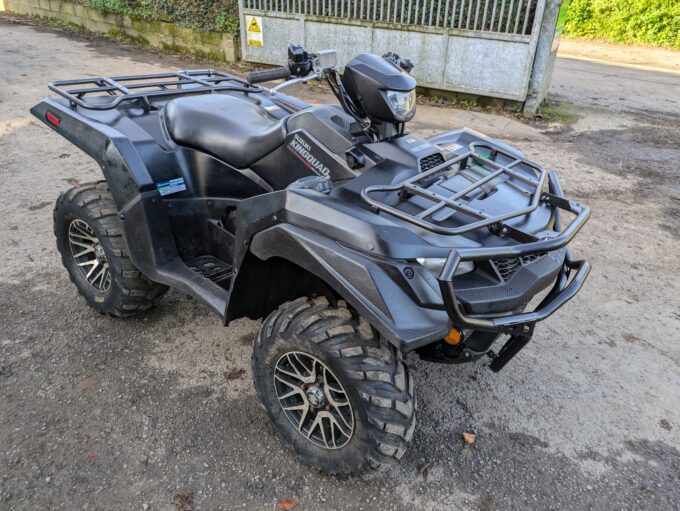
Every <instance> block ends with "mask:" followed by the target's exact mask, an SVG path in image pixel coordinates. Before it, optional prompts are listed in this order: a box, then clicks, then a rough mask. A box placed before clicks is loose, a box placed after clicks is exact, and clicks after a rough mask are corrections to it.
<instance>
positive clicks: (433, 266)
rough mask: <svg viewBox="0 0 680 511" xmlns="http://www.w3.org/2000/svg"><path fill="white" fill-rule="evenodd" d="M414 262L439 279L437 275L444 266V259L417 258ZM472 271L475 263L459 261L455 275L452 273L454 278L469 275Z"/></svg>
mask: <svg viewBox="0 0 680 511" xmlns="http://www.w3.org/2000/svg"><path fill="white" fill-rule="evenodd" d="M416 261H418V263H419V264H420V265H421V266H422V267H423V268H425V269H426V270H427V271H429V272H430V273H431V274H432V275H434V276H435V277H439V274H440V273H441V272H442V268H444V264H446V258H445V257H432V258H424V257H419V258H418V259H416ZM474 269H475V263H473V262H472V261H461V262H460V264H459V265H458V268H456V273H454V276H457V275H463V274H464V273H470V272H471V271H472V270H474Z"/></svg>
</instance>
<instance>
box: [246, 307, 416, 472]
mask: <svg viewBox="0 0 680 511" xmlns="http://www.w3.org/2000/svg"><path fill="white" fill-rule="evenodd" d="M252 364H253V378H254V382H255V388H256V389H257V392H258V395H259V397H260V401H261V403H262V405H263V407H264V409H265V410H266V412H267V415H268V417H269V420H270V421H271V423H272V425H273V426H274V428H275V429H276V431H277V432H278V433H279V434H280V435H281V437H282V438H283V440H284V442H285V443H286V444H287V445H288V446H290V447H291V448H292V449H293V450H294V451H295V452H296V453H297V454H298V455H299V456H300V457H301V458H302V459H303V460H304V461H306V462H308V463H309V464H311V465H312V466H313V467H315V468H317V469H320V470H322V471H323V472H326V473H329V474H357V473H361V472H364V471H366V470H368V469H382V468H385V467H387V466H389V465H390V464H391V463H393V462H395V461H396V460H398V459H400V458H401V457H402V456H403V454H404V452H405V450H406V446H407V444H408V442H409V441H410V440H411V437H412V436H413V431H414V429H415V420H416V401H415V396H414V392H413V380H412V378H411V376H410V374H409V373H408V369H407V368H406V366H405V364H404V363H403V361H402V359H401V355H400V354H399V352H398V351H396V350H395V349H394V347H393V346H391V345H389V344H388V343H386V342H385V341H384V340H382V339H380V338H379V336H377V335H375V334H374V333H373V331H372V329H371V328H370V326H369V325H368V323H367V322H366V321H365V320H363V319H361V318H355V317H354V316H353V315H352V314H351V313H350V311H349V309H348V308H347V306H346V305H345V304H344V303H343V302H340V303H339V304H338V305H337V306H332V305H330V304H329V303H328V301H327V300H326V299H325V298H316V299H314V300H311V299H309V298H300V299H298V300H295V301H293V302H288V303H285V304H283V305H282V306H281V307H279V308H278V309H277V310H275V311H274V312H272V313H271V314H270V315H269V317H268V318H267V319H266V320H265V321H264V323H263V325H262V328H261V329H260V332H259V334H258V336H257V339H256V341H255V347H254V349H253V357H252Z"/></svg>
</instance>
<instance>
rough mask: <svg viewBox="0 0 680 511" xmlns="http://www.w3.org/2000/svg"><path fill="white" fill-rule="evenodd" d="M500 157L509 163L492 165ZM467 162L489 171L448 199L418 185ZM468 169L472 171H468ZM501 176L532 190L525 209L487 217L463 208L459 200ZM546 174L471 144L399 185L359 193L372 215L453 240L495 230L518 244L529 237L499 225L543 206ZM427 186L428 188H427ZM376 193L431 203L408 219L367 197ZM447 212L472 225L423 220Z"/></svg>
mask: <svg viewBox="0 0 680 511" xmlns="http://www.w3.org/2000/svg"><path fill="white" fill-rule="evenodd" d="M480 148H485V149H487V150H488V151H489V153H490V154H489V157H488V158H487V157H484V156H483V155H481V154H480V153H479V152H478V151H479V149H480ZM499 154H500V155H503V156H505V157H506V158H507V159H509V160H510V163H507V164H505V165H503V164H501V163H498V162H497V161H495V159H496V157H497V156H498V155H499ZM470 160H474V161H475V162H476V163H477V164H478V165H476V166H475V170H479V169H485V168H487V167H488V168H490V169H491V171H490V172H489V173H488V174H487V175H486V176H483V177H481V178H480V179H478V180H476V181H474V182H473V183H472V184H470V185H469V186H467V187H466V188H464V189H463V190H461V191H459V192H457V193H455V194H453V195H451V196H448V197H446V196H444V195H441V194H438V193H436V192H433V191H430V190H428V189H427V188H426V187H425V186H423V185H422V182H423V181H427V180H428V178H431V177H432V176H434V175H436V174H439V173H441V172H443V171H445V170H446V169H449V168H452V167H453V166H454V165H456V164H458V169H457V171H456V172H461V171H463V170H464V169H465V168H467V167H468V166H469V162H470ZM515 167H523V168H524V169H527V170H529V171H531V172H533V173H534V177H533V178H532V177H528V176H527V175H526V174H524V173H521V172H518V171H517V170H515ZM470 168H472V167H470ZM501 174H506V175H507V176H509V177H510V178H511V179H514V180H517V181H520V182H522V183H524V184H525V185H528V186H529V187H531V188H532V189H533V191H527V193H528V194H529V195H530V196H531V199H530V201H529V205H528V206H526V207H523V208H519V209H517V210H515V211H510V212H508V213H505V214H502V215H497V216H490V215H488V214H486V213H485V212H484V211H481V210H477V209H473V208H471V207H469V206H467V205H466V204H463V203H462V202H461V201H460V200H459V199H461V198H462V197H464V196H465V195H467V194H468V193H470V192H472V191H474V190H476V189H477V188H480V187H481V186H482V185H484V184H485V183H487V182H489V181H491V180H492V179H494V178H496V177H498V176H500V175H501ZM546 176H547V172H546V171H545V169H543V167H541V166H540V165H538V164H536V163H533V162H531V161H529V160H526V159H524V158H520V157H517V156H515V155H513V154H510V153H509V152H507V151H505V150H503V149H501V148H499V147H496V146H493V145H491V144H487V143H480V142H473V143H471V144H470V146H469V151H468V152H466V153H465V154H462V155H459V156H457V157H455V158H453V159H452V160H449V161H447V162H444V163H442V164H440V165H437V166H436V167H433V168H432V169H430V170H427V171H425V172H422V173H420V174H417V175H415V176H413V177H411V178H409V179H406V180H405V181H402V182H401V183H397V184H393V185H374V186H368V187H366V188H364V189H363V190H362V192H361V197H362V198H363V199H364V200H365V201H366V202H368V203H369V204H370V205H371V206H372V207H373V209H374V210H375V211H384V212H386V213H389V214H391V215H394V216H396V217H398V218H400V219H402V220H405V221H407V222H410V223H412V224H415V225H417V226H418V227H421V228H423V229H426V230H428V231H431V232H434V233H437V234H446V235H450V236H456V235H459V234H465V233H467V232H470V231H473V230H475V229H479V228H482V227H487V226H495V227H496V228H498V229H499V230H500V231H503V230H504V231H503V233H504V234H508V235H510V236H511V237H515V236H519V237H520V238H521V239H522V240H527V239H530V238H531V237H532V236H531V235H529V234H526V233H518V232H517V230H516V229H513V228H511V227H510V226H506V225H503V222H506V221H507V220H510V219H512V218H516V217H519V216H522V215H526V214H529V213H531V212H532V211H534V210H535V209H536V208H537V207H538V206H539V205H540V203H541V201H543V202H545V201H546V197H545V195H544V194H543V193H542V190H543V185H544V183H545V179H546ZM428 186H429V185H428ZM378 192H383V193H384V192H397V193H399V194H400V196H401V197H411V196H414V195H417V196H419V197H422V198H425V199H427V200H429V201H431V202H433V203H434V204H433V206H431V207H429V208H426V209H424V210H423V211H422V212H420V213H419V214H417V215H412V214H410V213H408V212H406V211H402V210H400V209H398V208H396V207H394V206H390V205H388V204H385V203H384V202H381V201H379V200H376V199H374V198H373V197H371V194H374V193H378ZM444 208H449V209H452V210H454V211H459V212H461V213H463V214H465V215H467V216H469V217H471V218H472V219H473V220H474V221H473V222H469V223H467V224H464V225H461V226H459V227H445V226H443V225H441V224H438V223H434V222H433V221H429V220H427V217H430V216H431V215H432V214H434V213H436V212H437V211H439V210H441V209H444Z"/></svg>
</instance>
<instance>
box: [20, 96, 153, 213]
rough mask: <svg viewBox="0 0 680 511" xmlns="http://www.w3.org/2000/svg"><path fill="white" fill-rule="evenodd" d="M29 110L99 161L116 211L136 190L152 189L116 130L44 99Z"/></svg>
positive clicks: (128, 144) (141, 166) (132, 151)
mask: <svg viewBox="0 0 680 511" xmlns="http://www.w3.org/2000/svg"><path fill="white" fill-rule="evenodd" d="M48 112H49V113H50V114H51V115H53V116H55V117H56V118H57V119H58V120H59V125H58V126H55V125H54V124H51V123H50V122H48V121H47V115H48ZM31 113H32V114H33V115H34V116H35V117H37V118H38V119H40V120H41V121H43V122H44V123H45V124H46V125H47V126H49V127H50V128H52V129H53V130H54V131H56V132H57V133H58V134H60V135H61V136H62V137H64V138H65V139H66V140H68V141H69V142H71V143H72V144H73V145H75V146H76V147H78V148H79V149H80V150H82V151H83V152H85V153H86V154H87V155H89V156H90V157H92V158H93V159H94V160H95V161H96V162H97V163H98V164H99V166H100V167H101V169H102V172H103V173H104V177H105V178H106V181H107V183H108V185H109V188H110V190H111V193H112V194H113V199H114V201H115V202H116V206H117V207H118V209H119V210H122V209H123V208H124V206H125V205H126V204H127V203H128V202H130V201H131V200H132V199H134V198H135V197H136V196H137V195H139V194H140V193H143V192H148V191H154V190H155V184H154V182H153V180H152V179H151V176H150V175H149V172H148V170H147V169H146V166H145V165H144V162H143V161H142V159H141V157H140V156H139V153H138V152H137V150H136V149H135V147H134V145H133V144H132V142H131V141H130V140H129V139H128V138H127V137H126V136H124V135H123V134H121V133H120V132H118V131H117V130H115V129H113V128H111V127H110V126H107V125H105V124H102V123H99V122H96V121H93V120H92V119H90V118H88V117H86V116H84V115H81V114H80V113H79V112H78V111H77V110H76V109H73V108H70V107H69V106H67V105H65V104H63V103H61V102H59V101H55V100H53V99H48V98H46V99H44V100H43V101H41V102H40V103H38V104H37V105H35V106H34V107H33V108H31Z"/></svg>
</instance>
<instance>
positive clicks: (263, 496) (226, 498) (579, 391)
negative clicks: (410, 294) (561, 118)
mask: <svg viewBox="0 0 680 511" xmlns="http://www.w3.org/2000/svg"><path fill="white" fill-rule="evenodd" d="M0 48H2V49H3V50H4V51H2V52H0V69H2V71H3V72H2V73H1V74H0V176H1V177H2V181H3V182H4V183H5V188H6V191H7V197H6V200H3V201H1V202H0V216H1V217H2V221H1V222H0V240H1V241H2V243H0V260H2V261H3V264H2V265H0V325H1V328H0V368H1V371H0V510H1V511H6V510H14V509H31V510H33V509H126V510H134V509H140V510H142V509H150V510H173V509H176V508H180V509H181V508H184V509H187V505H186V503H187V502H191V503H192V505H193V508H194V509H195V510H212V509H225V510H231V509H264V510H272V509H274V507H275V506H276V503H277V502H278V501H279V500H281V499H292V500H294V501H295V502H297V508H296V509H299V510H315V509H352V510H362V509H365V510H369V509H370V510H374V509H376V510H383V509H404V510H407V509H408V510H413V509H428V510H430V509H431V510H439V509H441V510H444V509H445V510H451V509H482V510H494V509H499V510H500V509H597V510H601V509H616V510H619V509H650V510H652V509H653V510H660V509H677V507H678V502H679V501H680V476H679V474H680V451H678V447H677V446H678V445H680V388H679V387H680V385H679V381H680V342H678V341H679V334H678V330H679V327H680V308H679V307H678V305H679V304H680V299H679V298H678V295H679V293H680V282H679V279H678V277H677V275H678V273H679V272H680V258H679V257H678V255H679V254H680V243H679V242H678V236H679V235H680V185H679V184H678V183H680V175H679V172H680V171H679V170H678V165H677V163H678V162H680V147H679V146H680V143H679V142H680V129H679V127H678V126H679V122H678V118H677V117H674V116H672V115H663V116H659V115H655V114H653V113H649V112H648V113H645V112H640V111H639V110H635V111H626V109H625V108H621V106H620V104H617V105H618V106H617V108H616V109H613V110H608V109H606V108H605V107H606V105H605V106H604V107H603V106H600V107H599V108H600V109H596V108H590V109H588V110H586V109H579V105H578V101H577V100H574V102H575V103H576V106H574V109H575V111H577V112H578V114H579V115H580V117H579V120H578V121H577V122H576V123H575V124H574V125H572V126H571V127H568V128H565V127H559V126H551V125H527V124H523V123H520V122H518V121H517V120H515V119H514V118H512V117H509V116H497V115H491V114H488V113H476V112H466V111H459V110H453V109H442V108H435V107H431V106H422V107H419V114H418V116H417V118H416V120H415V121H414V122H413V123H412V126H411V127H412V129H413V130H414V131H416V132H418V133H420V134H423V135H429V134H431V133H435V132H438V131H442V130H446V129H452V128H454V127H458V126H461V125H465V126H469V127H471V128H474V129H477V130H479V131H484V132H487V133H489V134H491V135H493V136H498V137H500V138H502V139H503V140H505V141H507V142H509V143H511V144H514V145H517V146H518V147H519V148H520V149H522V150H523V151H525V152H526V153H527V154H528V155H529V156H530V157H533V158H536V159H537V160H539V161H541V162H544V163H545V164H546V165H547V166H549V167H554V168H557V169H559V170H560V172H561V176H562V181H563V185H564V188H565V189H566V191H567V193H568V194H569V195H570V196H573V197H574V198H576V199H577V200H581V201H583V202H586V203H588V204H589V205H591V206H592V209H593V218H592V220H591V221H590V223H589V224H588V225H587V227H586V228H585V230H584V232H583V233H582V235H580V237H579V238H578V239H577V241H576V242H575V243H574V249H575V251H576V253H577V254H584V255H586V256H587V257H588V258H589V259H590V260H591V261H592V263H593V266H594V270H593V273H592V276H591V278H590V280H589V282H588V283H587V285H586V287H585V289H584V290H583V292H582V293H581V294H580V295H579V297H578V298H577V299H576V300H574V301H573V302H571V303H569V304H568V305H567V306H565V307H564V309H563V310H561V311H560V312H559V313H558V314H557V315H556V316H554V317H553V318H551V319H550V320H548V321H546V322H545V323H544V324H541V325H540V326H539V327H538V328H537V333H536V336H535V340H534V341H532V343H531V344H530V345H529V346H528V347H527V348H526V349H525V350H524V351H523V352H522V353H521V355H520V356H518V357H517V358H516V359H515V360H513V361H512V362H511V363H510V364H509V365H508V366H507V367H506V369H505V370H503V371H502V372H501V373H499V374H493V373H491V372H490V371H489V370H488V368H487V367H486V363H479V364H476V365H472V364H470V365H465V366H438V365H429V364H426V363H423V362H421V361H419V360H418V359H417V358H416V357H414V356H411V357H409V358H408V364H409V366H410V368H411V370H412V371H413V372H414V375H415V379H416V388H417V392H418V396H419V404H420V410H419V417H418V421H419V422H418V428H417V429H416V433H415V437H414V440H413V443H412V444H411V447H410V448H409V450H408V451H407V453H406V455H405V457H404V459H403V460H402V462H401V463H400V464H399V465H397V466H395V467H394V468H393V469H391V470H390V471H388V472H387V473H382V474H371V475H368V476H365V477H360V478H350V479H337V478H331V477H326V476H322V475H319V474H317V473H316V472H314V471H313V470H311V469H309V468H307V467H306V466H303V465H301V464H299V463H298V461H297V460H296V459H295V457H294V456H293V455H292V453H291V452H289V451H288V450H286V449H285V448H284V447H283V446H282V444H281V443H280V442H279V441H278V440H277V438H276V436H275V435H274V432H273V431H272V430H271V428H270V427H269V426H268V424H267V422H266V418H265V415H264V412H263V411H262V410H261V409H260V408H259V406H258V403H257V399H256V396H255V392H254V390H253V387H252V384H251V381H250V368H249V364H250V346H251V342H252V339H253V337H254V335H255V332H256V331H257V328H258V324H257V323H256V322H253V321H247V320H239V321H236V322H235V323H234V324H232V326H231V327H229V328H228V329H225V328H224V327H223V326H222V325H221V324H220V321H219V319H218V318H216V317H215V316H213V315H211V314H210V313H209V312H208V311H207V310H206V309H205V308H203V307H202V306H200V305H198V304H197V303H195V302H194V301H193V300H191V299H190V298H188V297H187V296H185V295H183V294H182V293H179V292H174V291H171V292H170V293H168V295H167V296H166V297H165V298H164V300H163V301H162V303H161V305H160V306H159V307H158V308H157V309H155V310H154V311H152V312H149V313H146V314H143V315H139V316H137V317H135V318H132V319H127V320H114V319H110V318H107V317H103V316H100V315H99V314H97V313H95V312H93V311H92V310H90V309H89V308H87V307H86V305H85V302H84V300H83V299H82V298H80V297H79V296H78V295H77V293H76V292H75V289H74V288H73V286H72V285H71V283H70V282H69V280H68V277H67V274H66V272H65V270H64V269H63V268H62V266H61V263H60V261H59V258H58V254H57V252H56V249H55V244H54V240H53V235H52V215H51V208H52V205H53V202H54V200H55V199H56V197H57V196H58V194H59V193H60V192H62V191H64V190H66V189H68V188H69V187H71V186H73V185H75V184H76V183H79V182H85V181H91V180H94V179H99V176H100V171H99V169H98V167H97V166H96V164H94V163H93V162H92V161H91V160H89V159H88V158H87V157H86V156H84V155H83V154H80V153H79V152H78V151H77V150H76V149H75V147H73V146H71V145H70V144H69V143H68V142H67V141H66V140H64V139H62V138H60V137H59V136H57V135H56V134H54V133H53V132H51V131H50V130H49V129H48V128H46V127H45V126H43V125H42V124H41V123H39V122H38V121H37V120H35V119H33V118H31V116H30V115H29V113H28V109H29V107H30V106H32V105H33V104H34V103H35V102H37V101H38V100H39V99H40V98H41V97H42V96H43V95H44V94H45V93H46V87H45V84H46V83H47V82H48V81H50V80H53V79H58V78H72V77H76V76H88V75H107V74H130V73H136V72H139V73H141V72H148V71H155V70H164V69H177V68H187V67H191V66H194V65H206V64H205V63H195V62H190V61H189V59H187V58H180V57H176V56H168V55H163V54H159V53H154V52H149V51H147V50H143V49H139V48H136V47H132V46H123V45H119V44H115V43H111V42H106V41H103V40H101V39H90V38H85V37H82V36H77V35H72V34H67V33H64V32H60V31H56V30H54V29H49V28H45V27H42V26H35V25H31V24H26V23H16V22H14V23H13V22H11V21H10V20H9V18H7V17H4V18H0ZM559 66H560V64H559V63H558V70H559ZM557 76H558V77H560V79H561V80H563V81H568V80H572V82H571V83H568V84H565V83H564V82H561V83H557V84H556V85H557V86H561V88H560V91H561V94H562V96H563V97H562V99H567V100H568V99H569V97H568V95H569V93H570V92H569V91H573V90H577V89H578V81H579V79H578V77H577V76H574V75H573V74H570V73H562V74H561V75H560V74H559V73H558V74H557ZM674 78H677V77H674ZM611 81H612V82H616V77H615V76H614V77H613V78H612V79H611ZM617 87H618V85H617ZM302 93H303V94H305V95H306V96H307V97H308V98H311V100H313V101H322V100H327V99H328V97H327V96H325V95H324V94H323V93H321V92H313V93H310V92H309V91H307V92H304V91H303V92H302ZM624 93H625V94H630V95H631V96H635V95H636V94H637V91H636V89H635V87H634V85H631V86H630V87H629V88H628V89H626V91H623V92H622V91H621V90H618V89H617V92H616V94H617V96H620V95H621V94H624ZM565 95H566V97H564V96H565ZM601 96H602V97H606V91H601ZM624 103H625V102H624ZM652 110H653V109H652ZM673 162H674V163H673ZM463 431H468V432H474V433H476V434H477V441H476V442H475V443H474V444H472V445H466V444H464V443H463V442H462V440H461V438H460V437H461V432H463ZM182 492H184V493H182ZM178 495H180V496H179V497H177V496H178ZM182 495H184V496H182Z"/></svg>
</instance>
